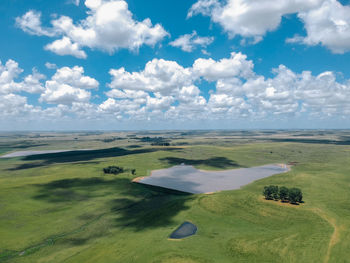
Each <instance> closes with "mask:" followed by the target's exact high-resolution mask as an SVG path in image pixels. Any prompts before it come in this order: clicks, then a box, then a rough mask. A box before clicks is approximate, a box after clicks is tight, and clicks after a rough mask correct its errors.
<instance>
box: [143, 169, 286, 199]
mask: <svg viewBox="0 0 350 263" xmlns="http://www.w3.org/2000/svg"><path fill="white" fill-rule="evenodd" d="M288 171H289V167H288V166H287V165H284V164H270V165H263V166H256V167H251V168H240V169H233V170H224V171H203V170H198V169H196V168H195V167H193V166H191V165H176V166H173V167H171V168H168V169H161V170H154V171H152V173H151V175H150V176H148V177H144V178H141V179H140V180H138V181H137V182H138V183H142V184H147V185H152V186H159V187H164V188H168V189H173V190H178V191H182V192H186V193H192V194H201V193H211V192H217V191H223V190H234V189H239V188H241V187H242V186H244V185H247V184H249V183H251V182H254V181H256V180H259V179H262V178H265V177H269V176H271V175H275V174H280V173H285V172H288Z"/></svg>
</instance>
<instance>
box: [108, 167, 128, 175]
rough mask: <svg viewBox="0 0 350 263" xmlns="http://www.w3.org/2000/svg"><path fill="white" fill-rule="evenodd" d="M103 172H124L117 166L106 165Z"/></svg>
mask: <svg viewBox="0 0 350 263" xmlns="http://www.w3.org/2000/svg"><path fill="white" fill-rule="evenodd" d="M103 172H104V173H105V174H120V173H123V172H124V169H123V167H119V166H108V167H107V168H103Z"/></svg>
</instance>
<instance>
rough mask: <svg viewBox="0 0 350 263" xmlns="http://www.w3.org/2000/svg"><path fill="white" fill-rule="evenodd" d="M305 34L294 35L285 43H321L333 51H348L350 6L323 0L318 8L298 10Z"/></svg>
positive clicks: (312, 44) (310, 44) (339, 52)
mask: <svg viewBox="0 0 350 263" xmlns="http://www.w3.org/2000/svg"><path fill="white" fill-rule="evenodd" d="M298 17H299V18H300V20H301V21H303V23H304V25H305V30H306V33H307V35H306V36H305V37H303V36H299V35H296V36H294V37H293V38H289V39H287V40H286V41H287V43H300V44H305V45H309V46H315V45H319V44H321V45H323V46H325V47H327V48H328V49H330V50H331V51H332V52H333V53H336V54H343V53H345V52H348V51H350V7H349V6H343V5H342V4H341V3H339V2H338V1H335V0H327V1H324V2H323V4H322V5H320V6H319V7H318V8H314V9H312V10H309V11H307V12H300V13H299V14H298Z"/></svg>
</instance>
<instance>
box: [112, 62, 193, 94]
mask: <svg viewBox="0 0 350 263" xmlns="http://www.w3.org/2000/svg"><path fill="white" fill-rule="evenodd" d="M110 74H111V76H112V82H111V83H110V84H109V87H110V88H112V89H126V90H143V91H148V92H159V93H162V94H171V93H174V92H176V91H178V89H179V88H181V87H183V86H187V85H191V83H192V81H193V75H192V73H191V70H190V69H188V68H184V67H182V66H180V65H179V64H178V63H177V62H175V61H167V60H164V59H153V60H152V61H149V62H147V64H146V66H145V69H144V70H143V71H141V72H132V73H129V72H127V71H126V70H125V68H120V69H112V70H110Z"/></svg>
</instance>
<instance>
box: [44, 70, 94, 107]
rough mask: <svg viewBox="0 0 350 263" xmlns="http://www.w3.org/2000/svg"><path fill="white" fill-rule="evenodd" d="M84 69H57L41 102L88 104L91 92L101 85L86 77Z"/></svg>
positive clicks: (46, 84) (47, 84) (46, 86)
mask: <svg viewBox="0 0 350 263" xmlns="http://www.w3.org/2000/svg"><path fill="white" fill-rule="evenodd" d="M83 74H84V69H83V67H78V66H75V67H73V68H69V67H63V68H60V69H57V71H56V73H55V74H54V75H53V76H52V78H51V79H50V80H48V81H46V83H45V90H44V92H43V93H42V94H41V96H40V99H39V101H40V102H47V103H51V104H63V105H71V104H72V103H74V102H88V101H89V100H90V98H91V92H89V91H87V89H97V88H98V86H99V83H98V81H97V80H95V79H94V78H91V77H88V76H84V75H83Z"/></svg>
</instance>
